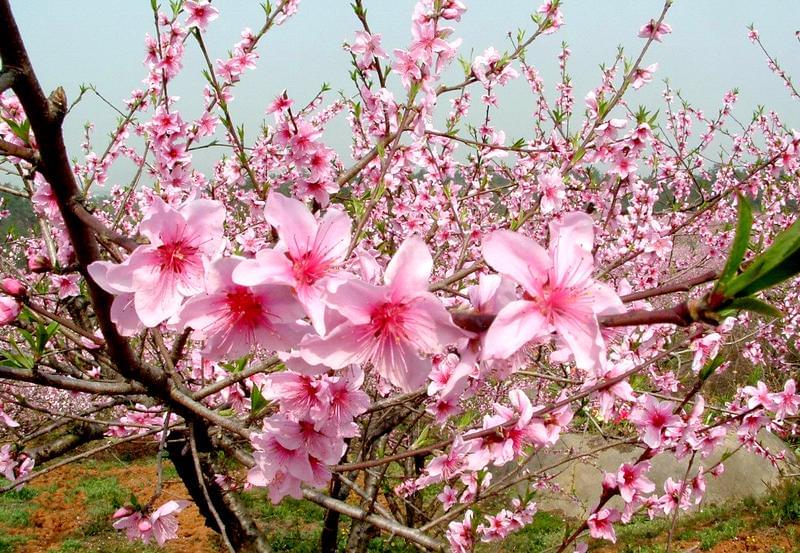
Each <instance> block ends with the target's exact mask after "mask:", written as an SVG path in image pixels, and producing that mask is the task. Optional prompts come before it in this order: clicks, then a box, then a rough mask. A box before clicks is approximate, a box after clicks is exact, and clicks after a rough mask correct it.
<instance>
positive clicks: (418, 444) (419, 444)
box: [409, 425, 431, 449]
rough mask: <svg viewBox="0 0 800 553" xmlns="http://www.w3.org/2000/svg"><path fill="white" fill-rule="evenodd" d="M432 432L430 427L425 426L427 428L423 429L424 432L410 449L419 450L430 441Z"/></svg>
mask: <svg viewBox="0 0 800 553" xmlns="http://www.w3.org/2000/svg"><path fill="white" fill-rule="evenodd" d="M430 430H431V426H430V425H427V426H425V428H423V429H422V432H420V434H419V437H417V439H416V440H414V443H413V444H411V447H410V448H409V449H417V448H420V447H422V446H424V445H425V444H426V443H427V442H428V441H429V440H428V432H430Z"/></svg>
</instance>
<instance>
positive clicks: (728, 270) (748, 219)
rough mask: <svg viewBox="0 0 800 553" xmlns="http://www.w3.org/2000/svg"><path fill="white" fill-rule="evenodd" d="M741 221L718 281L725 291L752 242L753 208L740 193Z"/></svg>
mask: <svg viewBox="0 0 800 553" xmlns="http://www.w3.org/2000/svg"><path fill="white" fill-rule="evenodd" d="M738 210H739V217H738V219H739V221H738V223H737V224H736V235H735V236H734V238H733V244H732V245H731V252H730V253H729V254H728V261H726V262H725V268H724V269H723V270H722V274H721V275H720V277H719V280H718V281H717V288H718V289H721V290H722V291H723V293H724V290H725V284H727V283H728V281H729V280H730V279H731V278H733V276H734V275H735V274H736V271H738V270H739V265H741V263H742V260H743V259H744V254H745V252H746V251H747V245H748V243H749V242H750V229H751V228H752V227H753V210H752V208H751V207H750V202H749V201H748V200H747V198H745V197H744V196H742V195H741V194H739V207H738Z"/></svg>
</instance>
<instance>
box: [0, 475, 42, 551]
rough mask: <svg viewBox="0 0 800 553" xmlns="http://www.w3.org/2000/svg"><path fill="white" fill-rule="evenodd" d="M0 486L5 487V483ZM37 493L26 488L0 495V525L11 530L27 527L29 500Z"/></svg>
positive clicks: (29, 510) (29, 512) (29, 508)
mask: <svg viewBox="0 0 800 553" xmlns="http://www.w3.org/2000/svg"><path fill="white" fill-rule="evenodd" d="M0 485H3V486H5V485H6V481H5V480H3V481H2V484H0ZM38 493H39V492H38V491H36V490H34V489H32V488H30V487H27V486H26V487H24V488H22V489H20V490H10V491H7V492H6V493H4V494H0V524H2V525H3V526H7V527H11V528H20V527H23V526H27V525H28V524H29V523H30V515H31V510H32V505H31V503H30V500H31V499H33V498H34V497H36V495H37V494H38ZM0 551H3V550H2V549H0Z"/></svg>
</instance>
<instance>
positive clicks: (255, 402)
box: [250, 386, 267, 413]
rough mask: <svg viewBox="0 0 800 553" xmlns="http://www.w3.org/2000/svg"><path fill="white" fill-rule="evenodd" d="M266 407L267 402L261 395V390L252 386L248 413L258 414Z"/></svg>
mask: <svg viewBox="0 0 800 553" xmlns="http://www.w3.org/2000/svg"><path fill="white" fill-rule="evenodd" d="M266 406H267V400H266V399H264V396H263V395H262V394H261V388H259V387H258V386H253V391H252V392H250V412H251V413H258V412H259V411H261V410H262V409H263V408H264V407H266Z"/></svg>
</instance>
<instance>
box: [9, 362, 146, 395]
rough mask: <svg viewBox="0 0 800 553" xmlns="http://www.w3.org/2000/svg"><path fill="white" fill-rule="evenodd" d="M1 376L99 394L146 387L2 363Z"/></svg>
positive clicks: (136, 391) (138, 390) (139, 390)
mask: <svg viewBox="0 0 800 553" xmlns="http://www.w3.org/2000/svg"><path fill="white" fill-rule="evenodd" d="M0 378H5V379H7V380H15V381H17V382H30V383H31V384H40V385H42V386H49V387H51V388H58V389H59V390H71V391H73V392H85V393H87V394H97V395H130V394H141V393H144V392H145V389H144V388H142V387H141V386H139V385H138V384H135V383H129V382H108V381H98V380H80V379H78V378H71V377H68V376H61V375H58V374H48V373H43V372H33V371H29V370H26V369H17V368H14V367H7V366H5V365H0Z"/></svg>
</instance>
